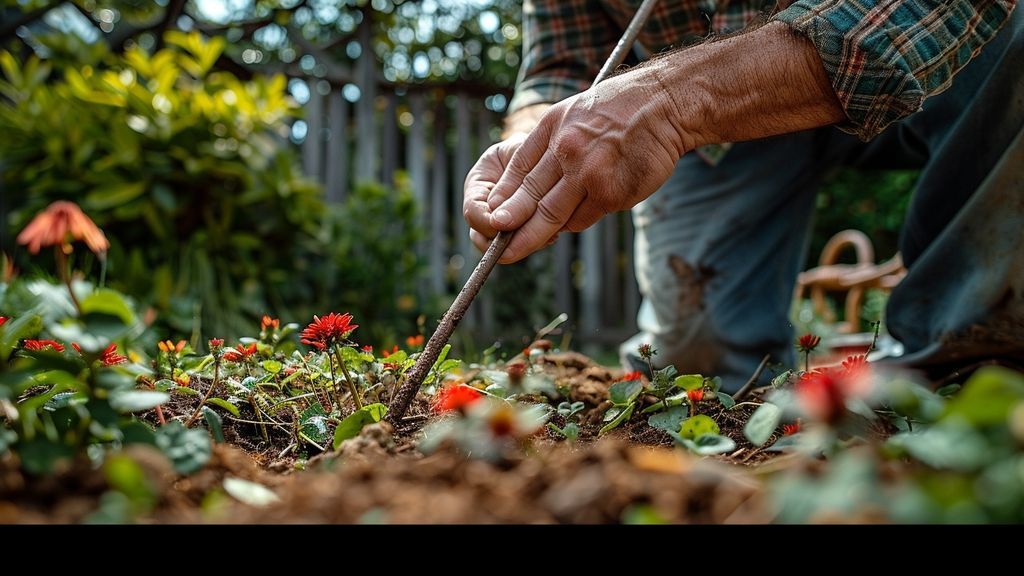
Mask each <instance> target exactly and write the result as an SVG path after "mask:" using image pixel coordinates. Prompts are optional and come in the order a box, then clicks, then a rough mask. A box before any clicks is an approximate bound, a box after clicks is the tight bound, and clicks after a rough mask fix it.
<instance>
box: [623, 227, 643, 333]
mask: <svg viewBox="0 0 1024 576" xmlns="http://www.w3.org/2000/svg"><path fill="white" fill-rule="evenodd" d="M624 232H625V243H624V244H625V246H624V250H625V254H626V266H625V269H624V270H623V274H624V276H625V278H624V279H623V282H625V286H624V287H623V289H624V291H625V294H624V295H623V298H622V299H623V306H624V308H625V314H624V316H625V321H626V322H625V323H626V329H627V330H636V329H637V325H636V315H637V312H639V311H640V287H639V286H638V285H637V283H636V269H635V268H634V265H635V262H636V254H634V253H633V251H634V250H635V249H636V248H635V244H634V243H633V233H634V229H633V215H632V214H631V213H627V214H626V219H625V230H624Z"/></svg>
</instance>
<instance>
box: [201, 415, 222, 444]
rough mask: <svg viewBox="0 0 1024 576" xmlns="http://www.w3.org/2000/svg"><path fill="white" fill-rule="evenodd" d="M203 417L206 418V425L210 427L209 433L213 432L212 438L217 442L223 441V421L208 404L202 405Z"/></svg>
mask: <svg viewBox="0 0 1024 576" xmlns="http://www.w3.org/2000/svg"><path fill="white" fill-rule="evenodd" d="M203 419H204V420H206V427H207V428H209V429H210V433H211V434H213V439H214V440H216V441H217V443H218V444H223V443H224V421H223V420H221V419H220V414H217V413H216V412H214V411H213V409H212V408H210V407H209V406H203Z"/></svg>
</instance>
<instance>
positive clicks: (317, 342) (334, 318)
mask: <svg viewBox="0 0 1024 576" xmlns="http://www.w3.org/2000/svg"><path fill="white" fill-rule="evenodd" d="M358 327H359V325H358V324H352V315H351V314H348V313H346V314H337V313H335V312H331V313H330V314H328V315H327V316H324V317H323V318H320V317H318V316H313V322H311V323H310V325H309V326H306V329H305V330H303V331H302V335H301V337H300V338H301V341H302V343H303V344H308V345H310V346H316V347H317V348H319V349H320V350H326V349H327V347H328V346H333V345H335V344H343V343H345V341H346V340H348V335H349V334H351V333H352V331H353V330H355V329H356V328H358Z"/></svg>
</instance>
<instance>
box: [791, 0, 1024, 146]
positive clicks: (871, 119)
mask: <svg viewBox="0 0 1024 576" xmlns="http://www.w3.org/2000/svg"><path fill="white" fill-rule="evenodd" d="M1015 3H1016V0H941V1H935V0H798V1H797V2H795V3H793V4H792V5H791V6H789V7H788V8H786V9H785V10H783V11H781V12H779V13H778V14H776V15H775V16H774V19H775V20H781V21H783V22H786V23H787V24H789V25H790V27H792V28H793V29H794V30H796V31H797V32H800V33H802V34H804V35H805V36H807V37H808V38H809V39H810V40H811V42H813V43H814V45H815V46H816V47H817V49H818V53H819V54H820V55H821V60H822V62H823V63H824V65H825V71H826V72H827V73H828V75H829V77H830V78H831V80H832V87H833V88H834V89H835V92H836V95H837V96H838V97H839V102H840V103H841V104H842V106H843V108H844V109H845V110H846V115H847V117H848V119H849V122H848V124H847V125H845V126H842V128H843V129H844V130H847V131H848V132H852V133H854V134H856V135H857V136H859V137H860V138H861V139H864V140H868V139H870V138H872V137H874V136H875V135H877V134H878V133H879V132H881V131H882V130H883V129H885V127H886V126H888V125H889V124H891V123H893V122H896V121H897V120H900V119H902V118H905V117H906V116H908V115H910V114H912V113H914V112H916V111H917V110H919V109H920V108H921V103H922V102H924V99H925V98H927V97H928V96H931V95H933V94H937V93H939V92H942V91H943V90H945V89H946V88H948V87H949V85H950V83H951V82H952V79H953V75H954V74H956V72H957V71H958V70H960V68H962V67H963V66H964V65H965V64H967V62H968V61H970V60H971V58H973V57H974V56H975V55H977V54H978V52H979V51H980V50H981V48H982V46H984V45H985V43H986V42H988V41H989V40H991V39H992V37H993V36H995V34H996V32H997V31H998V30H999V28H1000V27H1002V25H1003V24H1005V23H1006V21H1007V19H1008V17H1009V14H1010V12H1011V11H1012V10H1013V7H1014V4H1015Z"/></svg>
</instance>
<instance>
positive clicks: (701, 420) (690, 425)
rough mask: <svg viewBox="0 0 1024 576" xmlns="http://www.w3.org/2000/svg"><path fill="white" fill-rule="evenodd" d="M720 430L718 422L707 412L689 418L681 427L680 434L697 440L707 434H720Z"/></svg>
mask: <svg viewBox="0 0 1024 576" xmlns="http://www.w3.org/2000/svg"><path fill="white" fill-rule="evenodd" d="M720 431H721V430H720V429H719V428H718V422H715V421H714V420H712V419H711V417H710V416H708V415H706V414H697V415H696V416H694V417H692V418H687V419H686V420H685V421H683V424H682V426H680V427H679V435H680V436H682V437H683V438H686V439H688V440H696V439H698V438H700V437H701V436H704V435H706V434H718V433H719V432H720Z"/></svg>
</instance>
